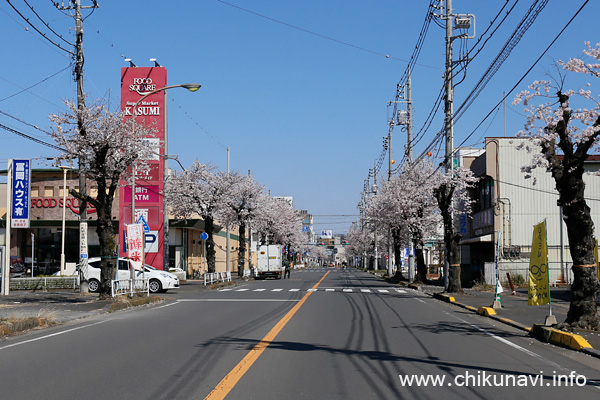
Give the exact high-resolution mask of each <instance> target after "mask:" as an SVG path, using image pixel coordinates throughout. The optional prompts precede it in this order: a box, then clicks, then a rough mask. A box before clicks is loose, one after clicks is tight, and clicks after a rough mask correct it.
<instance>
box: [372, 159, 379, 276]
mask: <svg viewBox="0 0 600 400" xmlns="http://www.w3.org/2000/svg"><path fill="white" fill-rule="evenodd" d="M372 189H373V194H374V195H375V196H377V161H375V166H374V167H373V188H372ZM373 241H374V242H375V262H374V263H373V269H374V270H375V271H377V270H378V269H379V254H377V230H374V233H373Z"/></svg>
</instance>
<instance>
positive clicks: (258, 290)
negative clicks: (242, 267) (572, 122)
mask: <svg viewBox="0 0 600 400" xmlns="http://www.w3.org/2000/svg"><path fill="white" fill-rule="evenodd" d="M265 290H267V289H254V291H255V292H264V291H265Z"/></svg>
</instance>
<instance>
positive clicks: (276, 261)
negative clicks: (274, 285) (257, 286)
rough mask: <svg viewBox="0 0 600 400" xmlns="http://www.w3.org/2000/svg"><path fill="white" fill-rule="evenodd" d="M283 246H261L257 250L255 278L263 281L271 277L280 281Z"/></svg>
mask: <svg viewBox="0 0 600 400" xmlns="http://www.w3.org/2000/svg"><path fill="white" fill-rule="evenodd" d="M282 250H283V246H282V245H279V244H269V245H263V246H260V247H259V248H258V260H257V264H256V277H257V278H259V279H265V278H268V277H273V278H275V279H281V277H282V276H283V267H282Z"/></svg>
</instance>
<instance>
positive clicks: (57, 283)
mask: <svg viewBox="0 0 600 400" xmlns="http://www.w3.org/2000/svg"><path fill="white" fill-rule="evenodd" d="M9 285H10V290H48V289H77V288H78V287H79V277H78V276H40V277H34V278H10V280H9Z"/></svg>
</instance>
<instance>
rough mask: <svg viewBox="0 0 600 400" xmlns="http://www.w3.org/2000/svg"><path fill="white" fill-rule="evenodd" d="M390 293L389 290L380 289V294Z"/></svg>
mask: <svg viewBox="0 0 600 400" xmlns="http://www.w3.org/2000/svg"><path fill="white" fill-rule="evenodd" d="M389 292H390V291H389V290H387V289H379V293H389Z"/></svg>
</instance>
